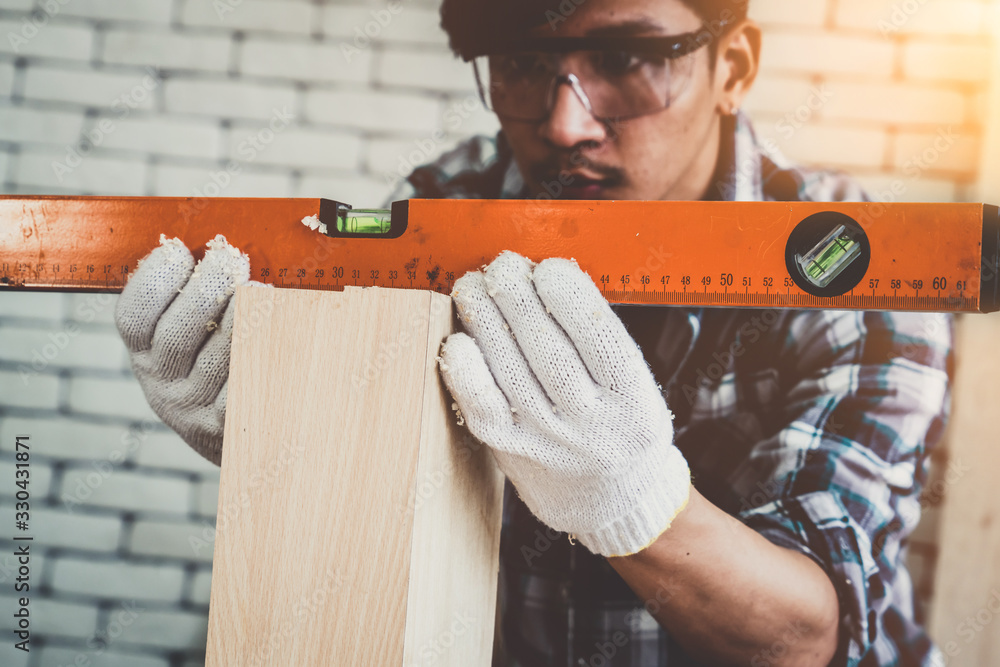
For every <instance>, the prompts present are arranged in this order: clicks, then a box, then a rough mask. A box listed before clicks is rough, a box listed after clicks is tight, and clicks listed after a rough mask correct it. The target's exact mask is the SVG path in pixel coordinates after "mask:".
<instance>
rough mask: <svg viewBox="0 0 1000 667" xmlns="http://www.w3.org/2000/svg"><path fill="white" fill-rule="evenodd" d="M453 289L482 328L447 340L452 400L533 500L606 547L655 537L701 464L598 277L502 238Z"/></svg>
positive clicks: (536, 508)
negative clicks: (692, 468)
mask: <svg viewBox="0 0 1000 667" xmlns="http://www.w3.org/2000/svg"><path fill="white" fill-rule="evenodd" d="M452 297H453V298H454V300H455V304H456V306H457V308H458V313H459V318H460V319H461V321H462V323H463V326H464V328H465V329H466V331H468V333H469V334H470V335H471V337H470V335H466V334H463V333H456V334H453V335H451V336H449V337H448V340H446V341H445V343H444V345H443V347H442V351H441V357H440V367H441V373H442V376H443V378H444V380H445V383H446V384H447V386H448V389H449V390H450V391H451V394H452V396H453V397H454V399H455V402H456V404H457V406H453V407H457V409H458V410H459V414H460V420H461V419H463V418H464V420H465V421H466V422H467V423H468V427H469V430H470V431H471V432H472V434H473V435H475V436H476V437H477V438H479V439H480V440H482V441H483V442H484V443H486V444H487V445H489V446H490V448H491V449H492V451H493V455H494V456H495V457H496V460H497V464H498V465H499V466H500V468H501V470H503V472H504V473H505V474H506V475H507V477H509V478H510V480H511V482H512V483H513V484H514V486H515V487H516V488H517V491H518V495H519V496H520V497H521V498H522V499H523V500H524V502H525V504H526V505H527V506H528V508H529V509H530V510H531V511H532V513H534V515H535V516H536V517H538V519H539V520H540V521H541V522H542V523H544V524H546V525H548V526H549V527H551V528H553V529H555V530H559V531H563V532H567V533H571V534H575V535H576V536H577V537H578V538H579V540H580V542H582V543H583V544H584V546H586V547H587V548H588V549H590V550H591V551H592V552H594V553H596V554H601V555H604V556H624V555H628V554H632V553H636V552H638V551H641V550H642V549H644V548H645V547H647V546H649V545H650V544H651V543H652V542H653V541H655V540H656V538H657V537H658V536H659V535H660V534H661V533H662V532H663V531H664V530H666V529H667V528H668V527H669V526H670V523H671V522H672V521H673V519H674V517H675V516H676V515H677V514H678V513H679V512H680V511H681V509H683V508H684V506H685V504H686V503H687V500H688V496H689V492H690V484H691V475H690V472H689V470H688V466H687V462H686V461H685V460H684V456H683V455H682V454H681V453H680V451H679V450H678V449H677V448H676V447H674V445H673V423H672V419H673V415H672V414H671V412H670V410H669V409H668V408H667V405H666V403H665V402H664V400H663V396H662V394H661V392H660V389H659V387H658V386H657V384H656V381H655V379H654V378H653V375H652V373H651V371H650V369H649V366H648V365H647V364H646V361H645V359H644V358H643V355H642V351H641V350H640V348H639V346H638V345H637V344H636V343H635V341H634V340H632V338H631V336H629V334H628V332H627V331H626V329H625V326H624V325H623V324H622V322H621V320H619V319H618V317H617V316H616V315H615V314H614V312H613V311H612V310H611V307H610V306H609V305H608V302H607V301H606V300H605V299H604V297H603V296H602V295H601V293H600V291H599V290H598V289H597V286H596V285H594V283H593V281H591V279H590V277H589V276H588V275H587V274H586V273H584V272H583V271H581V270H580V268H579V267H578V266H577V264H576V262H574V261H572V260H566V259H546V260H545V261H543V262H540V263H539V264H537V265H535V264H534V263H532V262H530V261H529V260H527V259H525V258H524V257H521V256H520V255H517V254H515V253H513V252H505V253H503V254H502V255H500V256H499V257H498V258H497V259H496V260H494V261H493V263H492V264H490V265H489V266H488V267H487V268H486V272H485V275H484V274H483V273H480V272H478V271H476V272H470V273H467V274H465V275H464V276H463V277H462V278H460V279H459V280H458V281H456V283H455V288H454V290H453V291H452Z"/></svg>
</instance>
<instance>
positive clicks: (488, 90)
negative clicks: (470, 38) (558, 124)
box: [474, 51, 558, 120]
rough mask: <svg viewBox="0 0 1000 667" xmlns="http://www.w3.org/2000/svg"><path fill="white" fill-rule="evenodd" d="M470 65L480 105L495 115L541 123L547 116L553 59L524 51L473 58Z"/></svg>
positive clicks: (553, 73)
mask: <svg viewBox="0 0 1000 667" xmlns="http://www.w3.org/2000/svg"><path fill="white" fill-rule="evenodd" d="M474 65H475V71H476V79H477V82H478V84H479V90H480V94H481V95H482V97H483V102H484V103H485V104H486V106H487V107H488V108H489V109H491V110H492V111H493V112H495V113H496V114H497V115H498V116H500V117H502V118H513V119H521V120H541V119H543V118H545V116H546V115H548V97H549V91H550V90H551V87H552V82H553V79H555V77H556V75H557V68H558V57H557V56H554V55H552V54H548V53H539V52H532V51H525V52H518V53H510V54H503V55H494V56H484V57H481V58H476V60H475V63H474Z"/></svg>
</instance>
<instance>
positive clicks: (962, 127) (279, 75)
mask: <svg viewBox="0 0 1000 667" xmlns="http://www.w3.org/2000/svg"><path fill="white" fill-rule="evenodd" d="M991 2H992V3H993V5H996V6H997V7H1000V0H926V1H924V0H918V1H917V2H916V3H902V2H898V1H896V0H806V1H803V0H752V3H751V6H752V10H751V12H752V14H753V15H754V16H755V17H756V18H757V19H758V20H759V21H760V22H761V24H762V26H763V28H764V32H765V41H764V53H763V70H762V72H761V76H760V78H759V80H758V82H757V84H756V86H755V90H754V92H753V93H752V94H751V97H750V99H749V100H748V102H747V104H746V109H747V110H748V111H750V112H751V114H752V115H753V116H754V118H755V120H756V122H757V127H758V130H759V132H760V134H761V135H762V136H763V137H765V138H770V139H771V140H773V141H774V142H775V145H777V146H778V147H779V148H780V149H781V150H783V151H784V152H786V153H787V154H788V155H789V156H790V157H792V158H794V159H797V160H800V161H804V162H808V163H812V164H818V165H829V166H834V167H839V168H843V169H845V170H848V171H850V172H852V173H854V174H855V175H857V176H858V177H859V178H860V179H861V181H862V182H863V183H864V184H865V185H866V186H867V187H869V188H870V190H871V191H872V192H874V193H876V194H877V193H879V192H889V191H891V190H892V189H893V188H895V189H896V190H899V186H900V184H901V185H902V188H903V193H904V194H903V197H904V198H905V199H909V200H914V201H954V200H969V199H970V198H974V197H975V196H976V193H977V191H976V190H975V188H976V184H977V182H978V181H979V180H981V179H982V178H983V176H982V174H983V173H996V170H997V167H996V165H997V164H998V162H997V158H996V157H994V153H995V154H997V155H1000V150H996V149H994V150H993V151H992V152H989V151H987V150H985V149H983V148H982V140H983V137H984V135H986V134H988V132H987V130H986V127H987V126H988V125H989V124H991V123H992V125H993V128H994V129H993V130H992V134H990V136H993V137H994V139H993V141H994V142H995V141H996V139H995V138H996V137H998V136H1000V128H997V127H996V125H997V121H996V118H997V117H1000V107H998V106H997V105H1000V93H991V91H990V90H989V88H988V86H989V85H990V83H989V82H991V81H996V82H997V83H996V84H995V85H996V86H997V87H1000V75H998V74H997V73H995V72H1000V66H998V65H996V64H995V65H994V69H995V71H994V70H991V68H990V66H989V64H988V63H989V61H991V60H992V62H994V63H1000V51H998V47H997V39H998V37H1000V32H998V31H997V30H996V29H995V27H996V25H997V23H996V20H994V19H991V18H989V17H990V16H991V15H990V14H989V13H988V12H987V8H988V7H989V5H990V3H991ZM436 4H437V3H436V1H435V0H406V2H404V3H403V11H401V12H399V13H398V14H389V13H387V10H386V5H385V3H384V2H381V1H380V0H243V1H242V2H235V1H233V0H221V1H220V2H210V1H208V0H142V1H141V2H138V1H136V0H71V1H70V2H65V3H62V2H60V3H59V11H58V12H57V13H55V14H54V15H53V16H51V17H47V21H46V23H45V24H44V25H43V26H42V27H41V28H39V29H38V30H36V31H31V30H30V29H25V23H24V21H25V20H27V19H28V17H29V11H30V10H32V8H37V7H41V2H40V0H37V1H35V0H0V192H3V193H8V194H20V193H26V194H108V195H116V194H117V195H159V196H190V195H194V194H196V193H199V192H202V191H203V190H204V188H205V186H206V185H208V184H210V183H213V178H212V174H213V173H216V172H219V171H220V170H223V169H225V166H226V163H227V162H228V161H230V160H238V161H240V171H239V173H238V174H237V175H236V176H234V177H233V178H232V179H231V181H230V183H229V184H228V185H227V186H226V187H225V188H223V190H222V195H223V196H267V197H289V196H297V197H320V196H325V197H335V198H344V199H347V200H348V201H350V202H352V203H354V204H355V205H359V206H362V205H378V204H380V203H381V202H382V201H383V199H384V197H385V196H386V195H387V194H388V192H389V190H390V188H391V181H392V177H393V176H394V175H395V174H396V172H397V169H399V168H400V166H401V165H402V167H403V168H404V169H406V168H408V166H413V164H415V163H416V162H419V161H424V160H427V159H430V158H433V157H435V156H436V155H438V154H440V153H441V152H442V151H444V150H447V149H448V148H450V147H451V146H452V145H453V144H454V142H455V141H456V140H458V139H460V138H463V137H465V136H468V135H470V134H473V133H487V132H493V131H495V129H496V128H497V124H496V121H495V119H494V118H492V117H491V116H490V114H488V113H486V112H485V111H484V110H482V109H481V108H480V105H479V104H478V99H477V98H476V97H475V95H474V94H473V90H474V86H473V80H472V78H471V73H470V71H469V69H468V67H466V66H463V65H461V64H459V63H457V62H456V61H455V60H454V59H453V58H451V57H450V55H449V52H448V50H447V44H446V38H445V36H444V34H443V33H442V32H441V30H440V29H439V27H438V22H439V17H438V13H437V8H436ZM904 5H905V6H906V7H913V6H918V7H919V9H918V10H916V11H914V12H911V13H909V14H908V13H906V11H903V10H901V9H899V8H902V7H903V6H904ZM894 7H896V9H894ZM230 10H231V11H230ZM40 11H41V10H37V9H36V14H35V16H36V18H37V17H44V12H42V13H38V12H40ZM994 11H996V9H994ZM992 16H994V17H997V18H1000V13H996V14H993V15H992ZM29 25H30V24H29ZM22 33H23V34H22ZM11 34H13V35H14V36H15V39H13V41H12V40H11V39H10V35H11ZM462 105H464V106H465V111H464V112H463V113H465V114H466V116H467V117H465V118H464V119H463V120H462V122H461V123H460V124H459V125H458V126H457V127H455V126H453V125H452V124H449V123H448V122H447V121H448V119H449V118H454V115H453V114H449V112H450V111H451V110H453V109H455V108H456V106H458V107H461V106H462ZM276 110H277V111H278V112H280V113H282V114H287V115H290V116H292V119H291V122H290V124H289V125H288V127H287V128H284V129H282V130H280V131H278V132H276V133H274V135H273V138H268V141H267V142H266V145H263V146H262V147H261V148H260V149H259V150H258V149H254V150H253V151H252V152H251V151H249V150H248V149H247V147H246V145H245V144H244V145H243V150H241V144H243V142H245V141H247V139H248V137H250V136H252V135H258V136H259V137H260V138H261V139H263V138H264V137H265V136H268V135H261V134H259V133H261V132H262V131H263V130H264V129H265V128H268V124H269V121H270V120H271V118H272V117H273V116H274V114H275V112H276ZM126 112H127V113H126ZM439 129H440V130H443V131H444V132H445V136H446V137H447V139H446V140H445V141H435V140H433V139H432V137H434V136H435V131H436V130H439ZM942 131H944V132H951V133H953V134H954V135H955V140H954V142H953V143H951V144H949V145H948V147H947V150H938V149H936V148H935V142H938V146H941V144H940V142H939V137H940V132H942ZM82 133H87V134H91V133H94V135H93V137H91V138H90V141H91V142H92V143H93V144H95V145H94V147H93V148H92V149H91V146H90V145H89V144H88V143H87V134H82ZM95 137H96V138H95ZM81 149H82V150H84V151H89V153H88V155H87V156H86V157H85V159H84V160H83V162H82V164H81V165H80V166H78V167H76V168H74V169H72V170H71V171H70V172H69V173H65V174H61V175H60V174H57V173H56V171H55V170H54V169H53V162H65V161H66V158H67V153H68V152H69V151H71V150H81ZM928 151H936V152H937V155H936V156H933V157H934V159H933V160H928V159H926V158H927V156H929V155H933V153H928ZM921 158H923V159H922V161H921V162H919V166H917V165H918V163H917V162H915V161H914V160H915V159H921ZM984 159H988V160H992V161H991V162H989V164H990V165H993V166H990V167H989V169H991V170H992V171H990V172H983V171H981V169H980V163H981V161H982V160H984ZM994 180H995V179H994ZM114 303H115V299H114V298H113V297H110V296H106V295H93V294H89V295H88V294H72V295H71V294H35V293H32V294H23V293H7V292H0V479H8V478H9V476H10V472H11V466H12V461H13V454H12V452H11V443H12V441H13V436H14V435H15V434H17V433H24V432H27V433H30V434H31V435H32V442H33V443H34V445H35V449H34V454H33V459H32V461H33V477H32V492H33V494H34V498H35V502H34V505H33V506H34V510H33V514H32V525H33V532H34V535H35V537H36V542H35V548H36V552H37V553H36V555H35V556H34V560H33V576H34V577H36V581H38V582H40V583H41V584H42V585H41V587H40V588H39V589H38V590H37V591H36V593H35V595H34V597H33V604H34V605H35V614H36V615H35V625H34V629H35V633H36V634H35V635H34V636H35V637H36V639H37V640H38V641H39V644H38V652H35V653H33V655H35V656H37V657H36V658H35V659H34V660H33V662H32V663H31V666H30V667H37V666H38V665H63V664H65V665H69V664H81V663H82V662H83V661H85V660H90V661H92V664H95V665H97V664H100V665H109V666H111V667H119V666H121V667H125V666H128V667H181V666H183V667H194V666H195V665H199V664H201V663H202V662H203V659H204V646H205V628H206V617H207V609H208V601H209V592H210V586H211V568H210V559H211V552H212V541H211V539H212V537H211V529H212V527H213V524H214V520H215V514H216V508H217V504H218V469H217V468H215V467H214V466H212V465H211V464H209V463H207V462H206V461H205V460H204V459H202V458H201V457H199V456H198V455H197V454H195V453H194V452H193V451H192V450H191V449H190V448H188V447H187V446H186V445H184V444H183V443H182V442H181V441H180V439H179V438H178V437H177V436H176V434H173V433H172V432H171V431H169V430H168V429H166V427H164V426H163V425H162V424H161V423H160V422H159V421H158V420H156V419H155V416H154V415H153V414H152V412H151V411H150V410H149V408H148V406H147V405H146V404H145V401H144V399H143V396H142V393H141V390H140V389H139V388H138V386H137V385H136V384H135V382H134V380H133V379H132V377H131V373H130V371H129V369H128V364H127V356H126V354H125V350H124V348H123V346H122V345H121V343H120V341H119V339H118V336H117V334H116V332H115V330H114V327H113V321H112V314H113V309H114ZM71 331H73V332H75V333H73V335H69V333H70V332H71ZM60 336H65V339H64V338H61V337H60ZM60 341H62V342H64V343H65V344H63V345H60V344H59V343H60ZM47 346H50V347H47ZM33 363H34V366H33ZM22 371H24V373H22ZM22 378H23V379H22ZM941 460H943V458H942V459H941ZM10 490H11V487H10V485H9V484H8V485H5V484H0V521H4V522H5V523H4V525H9V521H10V520H11V517H10V515H9V511H10V510H9V508H10V506H11V503H10V500H11V496H10ZM935 516H936V515H935V513H934V512H933V511H931V512H930V513H929V514H928V519H927V520H926V521H925V522H924V523H923V524H921V527H920V529H919V531H918V533H917V535H916V536H915V539H914V547H913V549H912V551H911V564H912V567H913V571H914V574H915V575H916V577H915V579H916V582H917V588H918V591H919V592H920V593H921V595H922V600H927V599H929V595H930V593H931V592H932V588H931V583H932V579H931V576H930V575H931V573H932V571H933V565H934V554H935V544H934V541H935V539H936V528H935V525H936V524H935V523H934V517H935ZM192 540H193V541H192ZM198 540H201V542H199V541H198ZM9 545H10V542H9V541H4V540H0V552H2V553H3V554H7V553H8V552H9V551H10V549H9V548H8V547H9ZM11 565H12V562H11V561H10V557H9V556H3V555H0V582H6V581H8V579H9V576H10V572H11V570H10V567H11ZM0 595H2V596H7V595H8V593H7V591H6V589H5V590H4V591H2V592H0ZM133 603H134V605H135V606H137V607H141V610H139V611H137V612H136V616H135V618H131V619H130V622H129V624H128V625H127V626H125V627H124V628H123V631H122V632H121V633H120V634H119V633H116V635H117V636H116V637H115V638H110V639H108V643H107V645H106V647H105V649H106V650H104V651H103V653H102V654H101V655H100V656H98V655H97V654H96V651H95V649H94V646H95V645H98V644H96V643H95V641H94V640H95V637H97V638H101V637H107V636H108V634H107V633H108V629H109V624H112V623H115V622H116V619H117V618H119V617H120V614H123V613H126V612H125V611H124V610H123V607H122V605H129V604H133ZM0 605H3V608H4V609H7V608H9V598H8V597H0ZM10 622H11V619H10V618H9V616H8V615H7V614H0V629H2V630H7V629H9V627H10ZM102 633H103V634H102ZM26 664H27V663H26V662H25V660H24V656H23V655H22V654H20V653H15V652H13V651H12V650H11V647H10V643H9V642H3V643H0V665H5V666H6V665H11V666H12V667H19V666H21V665H26Z"/></svg>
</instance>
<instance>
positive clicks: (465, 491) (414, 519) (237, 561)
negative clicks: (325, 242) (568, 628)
mask: <svg viewBox="0 0 1000 667" xmlns="http://www.w3.org/2000/svg"><path fill="white" fill-rule="evenodd" d="M236 299H237V302H236V320H235V326H234V337H233V350H232V361H231V366H230V377H229V396H228V403H227V417H226V428H225V447H224V450H223V459H222V475H221V486H220V492H219V515H218V516H219V518H218V526H217V534H216V542H215V554H214V560H213V578H212V594H211V605H210V610H209V629H208V648H207V660H206V664H207V665H210V666H221V665H226V666H229V665H234V666H235V665H240V666H243V665H289V664H294V665H313V664H315V665H319V664H323V665H326V664H351V665H372V666H373V667H374V666H379V667H382V666H385V665H399V666H402V665H404V664H406V665H409V664H421V663H419V662H417V661H418V660H420V661H423V662H426V661H427V659H428V658H429V657H431V656H433V661H434V664H435V665H445V666H451V665H453V666H456V667H457V666H458V665H473V666H483V667H485V666H487V665H489V661H490V656H491V650H492V638H493V619H494V615H495V602H496V598H495V596H496V585H497V572H498V555H499V534H500V508H501V500H502V482H503V477H502V474H501V473H500V472H499V471H498V470H497V469H496V467H495V464H494V462H493V458H492V456H491V455H490V454H489V452H488V451H487V450H486V448H485V447H482V446H476V445H475V443H474V442H473V441H471V440H469V439H468V438H466V439H463V437H462V434H463V433H464V431H463V430H461V429H459V428H458V427H457V426H456V425H455V424H454V421H455V419H454V415H453V413H452V412H451V410H450V408H449V406H450V404H451V401H450V399H449V398H448V397H447V395H446V393H445V392H444V389H443V386H442V384H441V381H440V376H439V374H438V372H437V366H436V361H435V357H436V356H437V352H438V348H439V346H440V343H441V341H442V340H443V339H444V337H445V336H446V335H447V334H448V333H450V332H451V330H452V326H453V319H452V308H451V300H450V299H449V298H448V297H445V296H442V295H440V294H434V293H432V292H421V291H414V290H385V289H377V288H373V289H359V288H351V289H348V290H346V291H344V292H317V291H312V290H292V289H289V290H269V289H261V288H246V287H245V288H240V289H239V290H238V291H237V295H236Z"/></svg>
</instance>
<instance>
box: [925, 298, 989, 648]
mask: <svg viewBox="0 0 1000 667" xmlns="http://www.w3.org/2000/svg"><path fill="white" fill-rule="evenodd" d="M997 341H1000V318H996V317H989V316H987V317H967V316H966V317H960V318H959V320H958V329H957V337H956V347H955V349H956V369H955V385H954V387H953V396H952V398H953V400H952V414H951V422H950V425H949V428H948V438H947V441H948V447H949V453H948V464H947V469H946V471H945V472H944V474H943V475H942V479H943V482H944V484H945V500H944V505H943V508H942V516H941V532H940V535H939V544H940V547H939V548H940V551H939V555H938V563H937V570H936V572H935V584H934V589H935V592H934V600H933V603H932V609H931V622H930V629H931V635H932V636H933V637H934V639H935V640H936V641H937V642H938V644H939V645H940V647H941V649H942V651H944V653H945V657H946V660H947V664H948V665H949V667H961V666H963V665H968V666H970V667H971V666H976V667H979V666H981V665H997V664H1000V494H997V491H996V490H997V471H998V470H1000V429H998V426H997V410H998V406H1000V381H998V378H1000V351H998V348H997Z"/></svg>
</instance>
